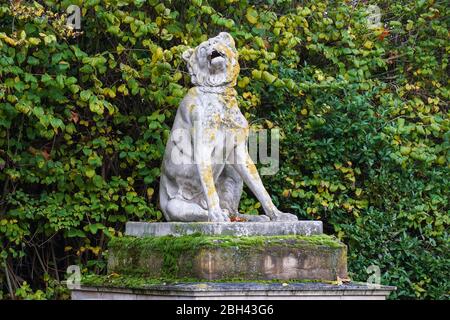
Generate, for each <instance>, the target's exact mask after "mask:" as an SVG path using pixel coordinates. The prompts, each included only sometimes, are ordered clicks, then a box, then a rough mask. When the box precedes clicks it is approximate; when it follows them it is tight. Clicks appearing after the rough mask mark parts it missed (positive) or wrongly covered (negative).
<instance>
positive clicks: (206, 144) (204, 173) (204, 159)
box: [194, 121, 230, 222]
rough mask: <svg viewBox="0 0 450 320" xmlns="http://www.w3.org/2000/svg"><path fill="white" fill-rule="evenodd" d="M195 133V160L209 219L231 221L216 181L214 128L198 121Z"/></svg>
mask: <svg viewBox="0 0 450 320" xmlns="http://www.w3.org/2000/svg"><path fill="white" fill-rule="evenodd" d="M194 128H195V134H194V160H195V162H196V165H197V168H198V172H199V176H200V182H201V184H202V189H203V192H204V194H205V197H206V203H207V205H208V220H209V221H215V222H226V221H230V218H229V217H228V214H227V213H226V212H225V211H224V210H222V208H221V207H220V200H219V195H218V194H217V190H216V186H215V183H214V173H213V163H212V153H213V150H214V143H213V141H211V139H210V138H211V137H212V136H214V135H213V133H214V129H210V128H208V129H205V128H204V127H203V126H202V125H201V122H200V121H196V125H195V126H194Z"/></svg>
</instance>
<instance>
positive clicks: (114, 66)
mask: <svg viewBox="0 0 450 320" xmlns="http://www.w3.org/2000/svg"><path fill="white" fill-rule="evenodd" d="M359 2H360V1H322V0H313V1H288V0H279V1H277V0H272V1H271V0H267V1H246V0H234V1H233V0H229V1H201V0H195V1H169V0H166V1H155V0H148V1H145V0H107V1H100V0H84V1H81V0H78V1H77V0H71V1H54V0H46V1H37V2H34V3H31V4H30V3H29V2H27V1H14V3H16V5H15V6H14V7H11V6H10V5H9V4H1V5H0V79H1V81H0V128H1V130H0V169H1V170H0V181H1V185H0V187H1V192H2V194H1V195H0V196H1V202H0V239H1V242H2V247H1V249H0V263H1V268H0V298H1V297H2V296H5V295H6V294H8V292H10V291H13V292H14V291H16V293H17V295H18V297H20V298H27V297H28V298H51V297H64V295H65V293H64V292H61V291H60V290H59V289H58V288H57V286H55V279H56V280H61V278H62V277H64V270H65V268H66V267H67V265H69V264H74V263H80V264H83V266H84V268H85V271H86V270H89V271H90V272H102V271H103V270H104V259H103V253H104V251H103V250H104V249H105V245H106V243H107V241H108V239H109V238H110V237H112V236H117V235H120V230H122V228H123V223H124V222H125V221H127V220H137V219H144V220H157V219H161V213H160V211H159V210H158V207H157V197H156V194H157V188H158V176H159V167H160V163H161V157H162V153H163V150H164V143H165V140H166V138H167V135H168V132H169V129H170V126H171V123H172V120H173V117H174V114H175V111H176V109H177V105H178V103H179V102H180V100H181V98H182V97H183V95H184V94H185V92H186V88H187V87H189V86H190V84H189V77H188V76H187V74H186V72H185V71H184V70H185V66H184V64H183V63H182V59H181V53H182V52H183V51H184V50H185V49H186V48H187V46H195V45H197V44H198V43H199V42H201V41H203V40H205V39H207V38H208V37H209V36H213V35H216V34H217V33H218V32H219V31H228V32H230V33H231V34H232V35H233V36H234V38H235V39H236V43H237V47H238V48H239V52H240V63H241V75H240V78H239V83H238V91H239V93H240V98H239V99H240V105H241V109H242V110H243V112H244V113H245V114H246V116H247V117H248V118H249V119H250V120H251V121H252V123H253V125H254V126H255V127H258V128H272V127H279V128H281V129H282V134H281V137H282V140H281V146H280V149H281V157H280V158H281V165H280V171H279V173H278V174H277V175H275V176H266V177H264V180H265V183H266V185H267V186H268V187H269V191H270V192H271V194H273V197H274V200H275V201H276V203H277V204H279V206H280V207H281V208H282V209H283V210H286V211H291V212H293V213H296V214H298V215H299V216H300V217H301V218H306V219H321V220H323V221H324V222H325V224H326V227H327V232H328V233H334V234H337V235H338V236H339V237H340V238H341V239H343V241H345V242H346V243H347V244H348V245H349V267H350V271H351V276H352V278H353V279H355V280H362V281H364V280H366V279H367V277H368V274H367V273H366V268H367V267H368V266H369V265H372V264H374V265H378V266H379V267H380V268H381V275H382V283H386V284H391V285H396V286H398V291H397V292H396V293H395V295H394V296H393V297H398V298H438V299H443V298H445V299H448V293H449V290H450V288H449V279H450V275H449V265H450V261H449V248H448V232H447V228H448V224H449V205H448V199H449V181H448V180H449V179H448V178H449V139H450V134H449V119H448V112H449V111H448V98H449V82H448V81H449V80H448V74H447V73H448V51H449V48H450V43H449V41H448V16H449V9H448V8H447V6H446V3H445V1H434V0H429V1H425V0H417V1H391V2H383V3H382V4H378V5H379V6H380V9H381V22H382V25H381V26H379V27H377V28H368V24H367V21H368V15H367V8H368V5H369V3H370V2H371V1H364V3H363V4H360V3H359ZM39 3H40V4H39ZM74 3H75V4H78V5H80V7H81V8H82V14H83V17H82V34H74V33H73V32H72V31H71V30H70V29H68V28H66V27H65V24H64V21H65V17H64V16H60V15H54V13H63V12H65V8H66V7H67V6H68V5H70V4H74ZM247 194H250V193H247ZM241 209H242V210H243V211H247V212H253V211H255V210H258V203H257V202H256V201H255V200H254V199H253V198H251V196H248V197H247V196H246V199H243V204H242V206H241ZM58 271H59V273H58ZM24 281H27V282H28V284H29V285H31V288H33V289H34V291H32V290H31V289H30V287H29V285H28V284H25V285H22V284H23V282H24ZM21 285H22V287H21V288H20V289H18V290H17V288H19V287H20V286H21ZM38 288H39V289H41V290H43V291H36V289H38Z"/></svg>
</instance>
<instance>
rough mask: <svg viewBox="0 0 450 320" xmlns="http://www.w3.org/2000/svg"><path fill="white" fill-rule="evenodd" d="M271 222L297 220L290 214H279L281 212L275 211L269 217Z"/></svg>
mask: <svg viewBox="0 0 450 320" xmlns="http://www.w3.org/2000/svg"><path fill="white" fill-rule="evenodd" d="M271 220H272V221H281V222H284V221H298V218H297V216H296V215H294V214H291V213H287V212H281V211H277V212H276V213H274V215H273V216H272V217H271Z"/></svg>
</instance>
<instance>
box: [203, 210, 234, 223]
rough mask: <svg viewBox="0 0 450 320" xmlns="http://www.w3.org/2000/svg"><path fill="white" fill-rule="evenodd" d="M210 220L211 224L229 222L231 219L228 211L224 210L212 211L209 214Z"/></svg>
mask: <svg viewBox="0 0 450 320" xmlns="http://www.w3.org/2000/svg"><path fill="white" fill-rule="evenodd" d="M208 218H209V219H208V220H209V221H210V222H229V221H230V217H229V216H228V211H224V210H222V209H216V210H210V211H209V212H208Z"/></svg>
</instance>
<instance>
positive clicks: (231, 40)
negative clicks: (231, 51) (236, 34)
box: [219, 32, 235, 48]
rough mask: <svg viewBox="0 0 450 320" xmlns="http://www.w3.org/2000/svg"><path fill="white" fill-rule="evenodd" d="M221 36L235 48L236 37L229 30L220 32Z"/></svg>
mask: <svg viewBox="0 0 450 320" xmlns="http://www.w3.org/2000/svg"><path fill="white" fill-rule="evenodd" d="M219 37H220V38H222V40H223V41H224V42H225V43H226V44H227V45H228V46H230V47H232V48H235V44H234V39H233V37H232V36H231V35H230V34H229V33H228V32H221V33H219Z"/></svg>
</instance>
